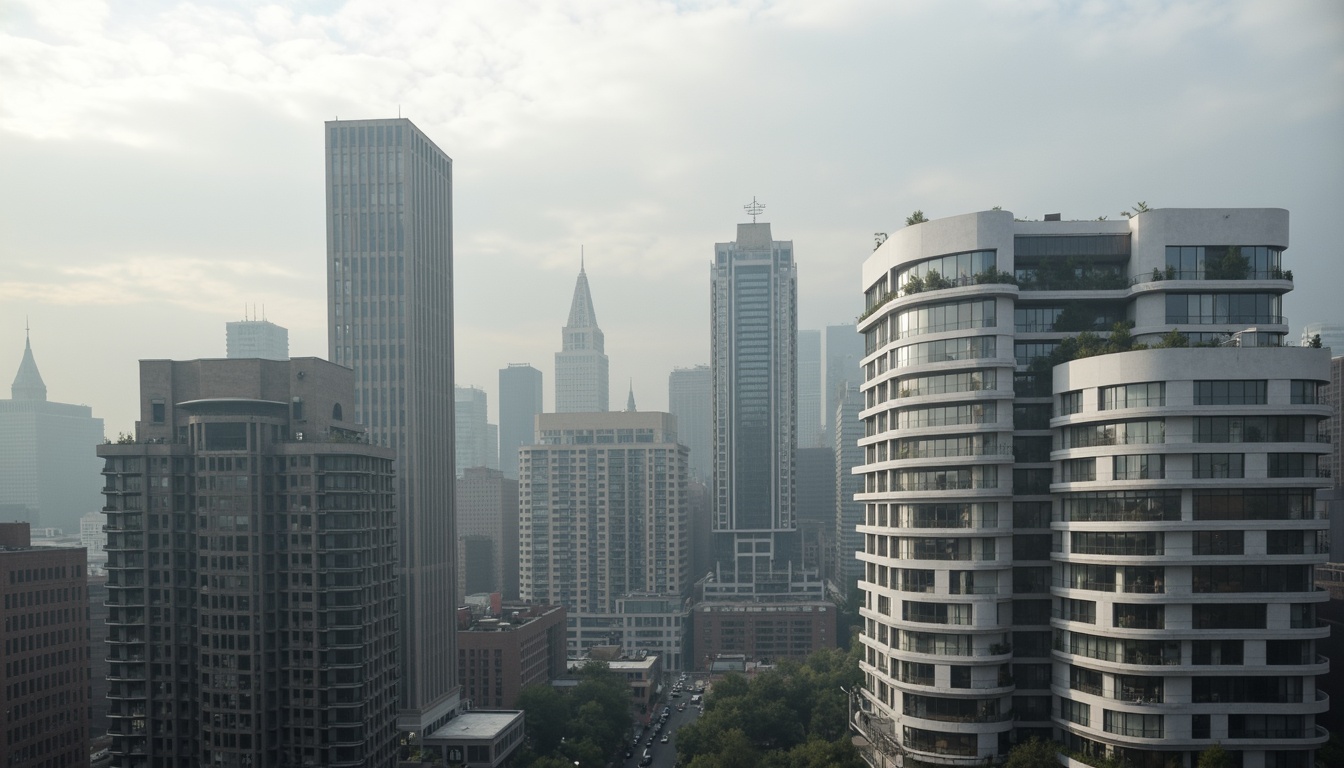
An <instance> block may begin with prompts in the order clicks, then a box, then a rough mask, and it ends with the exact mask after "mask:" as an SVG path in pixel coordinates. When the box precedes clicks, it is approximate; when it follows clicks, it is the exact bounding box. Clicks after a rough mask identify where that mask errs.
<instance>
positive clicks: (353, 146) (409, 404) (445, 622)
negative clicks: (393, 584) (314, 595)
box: [326, 118, 460, 733]
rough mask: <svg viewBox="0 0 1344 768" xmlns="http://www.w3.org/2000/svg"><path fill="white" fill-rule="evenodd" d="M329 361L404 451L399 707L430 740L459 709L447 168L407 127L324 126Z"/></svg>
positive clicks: (376, 429)
mask: <svg viewBox="0 0 1344 768" xmlns="http://www.w3.org/2000/svg"><path fill="white" fill-rule="evenodd" d="M326 168H327V290H328V302H327V318H328V329H329V332H330V336H329V344H330V354H331V360H332V361H333V362H336V363H340V364H341V365H345V366H349V367H351V368H353V369H354V370H355V387H356V390H355V414H354V419H355V420H356V421H358V422H360V423H362V424H365V425H367V427H368V430H369V438H370V440H371V441H372V442H374V443H376V444H378V445H386V446H389V447H391V448H395V449H396V451H397V459H396V462H397V478H398V496H397V513H398V519H399V539H398V540H399V546H400V550H401V552H400V555H401V558H400V566H399V570H400V576H401V595H400V602H401V604H400V610H399V614H400V627H399V628H400V633H401V637H400V646H401V654H400V656H399V659H400V666H401V671H402V677H401V688H400V703H401V712H400V715H399V717H398V722H397V726H398V728H400V729H401V730H403V731H415V732H417V733H425V732H428V731H432V730H433V729H435V728H437V727H438V726H439V725H441V724H443V723H444V722H446V721H447V720H449V719H450V718H451V717H452V716H453V715H454V714H455V713H456V711H457V709H458V706H459V704H460V687H459V685H458V680H457V636H456V634H455V631H454V623H453V612H452V611H450V610H448V608H449V607H451V606H452V604H453V598H454V596H455V595H456V594H457V589H456V588H455V581H456V578H457V568H456V566H455V564H454V562H453V560H454V553H455V552H456V549H457V547H456V541H457V536H456V532H455V531H454V521H453V493H454V482H453V478H454V464H455V456H454V450H453V440H454V427H453V161H452V158H450V157H448V155H446V154H445V153H444V152H443V150H441V149H439V148H438V147H437V146H435V144H434V142H433V141H431V140H430V139H429V138H428V137H427V136H425V134H424V133H422V132H421V131H420V130H419V129H418V128H416V127H415V125H414V124H412V123H411V121H410V120H405V119H400V118H398V119H395V120H394V119H387V120H353V121H337V122H328V123H327V124H326Z"/></svg>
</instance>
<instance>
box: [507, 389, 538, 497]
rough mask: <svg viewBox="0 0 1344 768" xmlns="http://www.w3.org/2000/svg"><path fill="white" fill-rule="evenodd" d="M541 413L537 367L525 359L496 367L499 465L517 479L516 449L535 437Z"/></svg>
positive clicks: (532, 440) (508, 475)
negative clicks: (523, 361)
mask: <svg viewBox="0 0 1344 768" xmlns="http://www.w3.org/2000/svg"><path fill="white" fill-rule="evenodd" d="M538 413H541V371H538V370H537V369H536V368H533V367H532V366H530V365H528V364H527V363H510V364H509V367H508V368H501V369H499V468H500V470H501V471H503V472H504V476H505V477H509V478H512V479H514V480H517V479H518V449H519V448H521V447H523V446H524V445H531V444H532V443H533V442H535V441H536V438H535V437H534V432H535V430H536V419H537V414H538Z"/></svg>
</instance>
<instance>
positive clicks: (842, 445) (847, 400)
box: [831, 382, 863, 585]
mask: <svg viewBox="0 0 1344 768" xmlns="http://www.w3.org/2000/svg"><path fill="white" fill-rule="evenodd" d="M862 410H863V394H862V393H861V392H860V391H859V384H858V382H854V383H851V384H848V385H847V386H846V387H845V392H844V395H843V396H842V397H841V398H840V402H839V404H838V405H836V407H835V413H834V414H833V415H832V416H831V423H832V424H834V425H835V489H836V490H835V537H834V542H835V547H836V555H835V561H834V562H835V571H834V572H833V573H832V574H831V577H832V578H833V579H835V580H836V581H837V582H840V583H841V584H844V585H849V584H850V582H852V581H854V579H856V578H858V577H859V576H860V575H861V574H862V573H863V563H861V562H860V561H859V558H858V554H857V553H858V552H859V550H861V549H863V535H862V534H860V533H859V525H861V524H862V523H863V502H861V501H858V500H857V497H858V494H860V493H862V492H863V477H862V476H860V475H856V474H854V471H853V470H854V468H855V467H858V466H860V465H861V464H863V448H861V447H860V446H859V440H860V439H861V438H862V437H863V419H861V418H859V412H860V411H862Z"/></svg>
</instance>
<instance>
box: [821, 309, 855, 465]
mask: <svg viewBox="0 0 1344 768" xmlns="http://www.w3.org/2000/svg"><path fill="white" fill-rule="evenodd" d="M862 362H863V337H862V336H860V335H859V329H858V327H857V326H855V325H854V324H853V323H848V324H842V325H828V326H826V382H825V384H824V385H823V386H824V387H825V402H824V404H823V405H822V412H821V415H822V418H823V419H825V421H826V432H827V436H826V439H827V440H834V439H835V409H836V407H837V406H839V405H840V400H841V398H843V397H844V396H845V391H846V390H847V389H848V387H849V386H850V385H851V384H853V385H856V386H857V385H858V384H859V383H860V382H862V381H863V376H862V365H861V363H862Z"/></svg>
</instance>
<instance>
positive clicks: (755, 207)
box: [742, 195, 765, 224]
mask: <svg viewBox="0 0 1344 768" xmlns="http://www.w3.org/2000/svg"><path fill="white" fill-rule="evenodd" d="M742 207H743V208H745V209H746V211H747V214H748V215H749V216H751V223H752V224H755V223H756V217H757V216H760V215H761V214H762V213H763V212H764V211H765V203H758V202H756V196H755V195H752V196H751V202H750V203H747V204H746V205H744V206H742Z"/></svg>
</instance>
